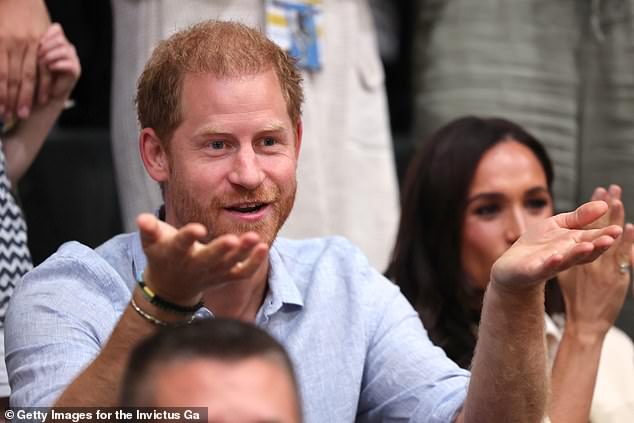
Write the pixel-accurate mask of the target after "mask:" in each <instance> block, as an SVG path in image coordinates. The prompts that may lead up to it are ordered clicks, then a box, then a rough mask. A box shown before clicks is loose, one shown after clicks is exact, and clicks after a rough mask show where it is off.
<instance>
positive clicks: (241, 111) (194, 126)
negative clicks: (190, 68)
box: [164, 70, 301, 245]
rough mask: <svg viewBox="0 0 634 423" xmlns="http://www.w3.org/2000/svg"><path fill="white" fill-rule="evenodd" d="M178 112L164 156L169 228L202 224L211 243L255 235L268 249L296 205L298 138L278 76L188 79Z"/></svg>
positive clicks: (269, 73) (189, 76)
mask: <svg viewBox="0 0 634 423" xmlns="http://www.w3.org/2000/svg"><path fill="white" fill-rule="evenodd" d="M181 107H182V114H183V121H182V123H181V124H180V125H179V126H178V127H177V128H176V130H175V131H174V134H173V136H172V139H171V140H170V143H169V146H168V150H167V162H168V166H169V176H168V177H167V180H166V181H164V184H165V206H166V217H167V221H168V223H170V224H172V225H174V226H176V227H180V226H183V225H185V224H187V223H189V222H198V223H202V224H203V225H205V226H206V227H207V229H208V230H209V233H210V239H211V238H215V237H217V236H219V235H222V234H227V233H234V234H240V233H244V232H248V231H254V232H257V233H258V234H259V235H260V236H261V237H262V239H263V241H265V242H267V243H268V244H269V245H270V244H271V243H272V242H273V240H274V239H275V236H276V234H277V232H278V230H279V229H280V227H281V226H282V224H283V223H284V221H285V220H286V218H287V217H288V214H289V213H290V211H291V208H292V206H293V202H294V199H295V191H296V186H297V185H296V179H295V170H296V166H297V157H298V153H299V141H300V137H301V129H300V125H299V124H294V123H293V122H291V119H290V117H289V115H288V112H287V109H286V103H285V102H284V98H283V97H282V93H281V90H280V85H279V82H278V80H277V76H276V75H275V73H274V71H273V70H269V71H266V72H263V73H260V74H256V75H250V76H244V77H237V78H224V79H218V78H217V77H215V76H214V75H211V74H187V75H186V76H185V78H184V81H183V91H182V97H181Z"/></svg>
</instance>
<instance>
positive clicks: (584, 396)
mask: <svg viewBox="0 0 634 423" xmlns="http://www.w3.org/2000/svg"><path fill="white" fill-rule="evenodd" d="M603 339H604V336H601V335H597V336H596V337H588V336H582V335H579V334H578V332H577V331H576V329H575V328H574V327H573V326H572V325H567V327H566V329H565V331H564V335H563V338H562V340H561V343H560V344H559V348H558V350H557V355H556V357H555V363H554V365H553V371H552V381H551V389H552V401H551V404H550V406H549V412H548V414H549V416H550V418H551V421H552V422H553V423H566V422H580V423H581V422H583V423H587V422H588V419H589V416H590V407H591V404H592V396H593V393H594V386H595V383H596V378H597V371H598V368H599V358H600V356H601V347H602V345H603Z"/></svg>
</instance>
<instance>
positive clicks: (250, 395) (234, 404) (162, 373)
mask: <svg viewBox="0 0 634 423" xmlns="http://www.w3.org/2000/svg"><path fill="white" fill-rule="evenodd" d="M152 386H153V391H154V398H153V404H152V406H154V407H161V408H163V407H206V408H207V412H208V421H209V422H213V423H299V422H300V420H301V418H300V416H299V413H300V411H299V399H298V397H297V392H296V390H295V385H294V384H293V382H292V379H291V377H290V376H289V374H288V372H287V370H285V369H284V368H283V367H282V366H281V365H279V364H278V363H276V362H273V361H272V360H271V359H263V358H259V357H254V358H248V359H244V360H239V361H232V362H224V361H216V360H209V359H202V358H201V359H194V360H186V361H177V362H175V363H170V364H168V365H166V366H164V367H161V369H160V370H159V371H156V376H155V378H154V380H153V383H152Z"/></svg>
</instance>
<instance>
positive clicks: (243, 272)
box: [231, 242, 269, 278]
mask: <svg viewBox="0 0 634 423" xmlns="http://www.w3.org/2000/svg"><path fill="white" fill-rule="evenodd" d="M268 253H269V247H268V245H266V243H264V242H258V243H257V244H256V245H255V246H254V247H253V248H252V249H251V250H250V251H249V254H248V255H247V256H246V257H245V258H244V259H243V260H241V261H238V262H237V263H236V264H235V265H234V266H233V267H232V268H231V275H232V276H233V277H237V278H239V277H247V276H249V275H252V274H253V273H254V272H255V271H256V270H257V269H258V268H259V267H260V266H261V265H262V263H263V262H264V261H265V260H266V259H267V258H268Z"/></svg>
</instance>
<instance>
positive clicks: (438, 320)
mask: <svg viewBox="0 0 634 423" xmlns="http://www.w3.org/2000/svg"><path fill="white" fill-rule="evenodd" d="M509 139H512V140H514V141H517V142H518V143H520V144H523V145H525V146H526V147H528V148H529V149H530V150H531V151H532V152H533V153H534V154H535V157H537V159H538V160H539V163H540V164H541V166H542V168H543V170H544V173H545V175H546V181H547V184H548V189H549V190H550V189H551V187H552V182H553V177H554V174H553V166H552V163H551V161H550V159H549V157H548V154H547V153H546V150H545V148H544V146H543V145H542V144H541V143H540V142H539V141H538V140H537V139H536V138H535V137H533V136H532V135H531V134H529V133H528V132H527V131H526V130H524V129H523V128H522V127H520V126H519V125H517V124H515V123H513V122H510V121H508V120H505V119H499V118H488V119H485V118H479V117H474V116H467V117H462V118H459V119H456V120H453V121H451V122H449V123H448V124H447V125H445V126H443V127H442V128H440V129H438V130H437V131H436V132H435V133H434V134H432V135H431V137H430V138H429V139H428V140H427V141H425V142H424V143H423V146H422V148H421V149H420V150H419V151H418V152H417V154H416V155H415V157H414V158H413V159H412V162H411V164H410V166H409V167H408V171H407V174H406V177H405V181H404V184H403V190H402V193H401V220H400V226H399V230H398V235H397V239H396V244H395V247H394V250H393V252H392V257H391V260H390V264H389V266H388V268H387V270H386V276H387V277H388V278H390V279H392V280H393V281H395V282H396V283H397V284H398V285H399V287H400V288H401V290H402V291H403V294H405V296H406V297H407V298H408V300H409V301H410V302H411V303H412V304H413V305H414V307H415V308H416V309H417V311H418V312H419V314H420V316H421V318H422V320H423V323H424V325H425V328H426V329H427V331H428V333H429V336H430V338H431V339H432V341H434V343H436V344H437V345H439V346H441V347H442V348H443V349H445V352H446V353H447V355H448V356H449V357H450V358H452V359H453V360H454V361H456V362H457V363H458V364H459V365H461V366H462V367H468V366H469V363H470V362H471V357H472V354H473V348H474V347H475V342H476V339H475V334H474V333H473V326H474V324H475V325H477V324H478V322H479V317H480V312H479V305H480V304H479V303H481V301H482V292H479V291H476V290H475V289H474V288H472V287H471V285H470V284H468V283H467V281H466V279H467V277H466V274H465V272H464V269H463V268H462V260H461V256H460V251H461V249H460V246H461V239H462V237H461V234H462V231H463V223H464V216H465V210H466V206H467V196H468V193H469V188H470V186H471V181H472V180H473V177H474V174H475V171H476V169H477V167H478V164H479V163H480V160H481V159H482V156H484V154H485V153H486V152H487V151H488V150H489V149H491V148H492V147H494V146H495V145H497V144H498V143H500V142H503V141H505V140H509Z"/></svg>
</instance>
